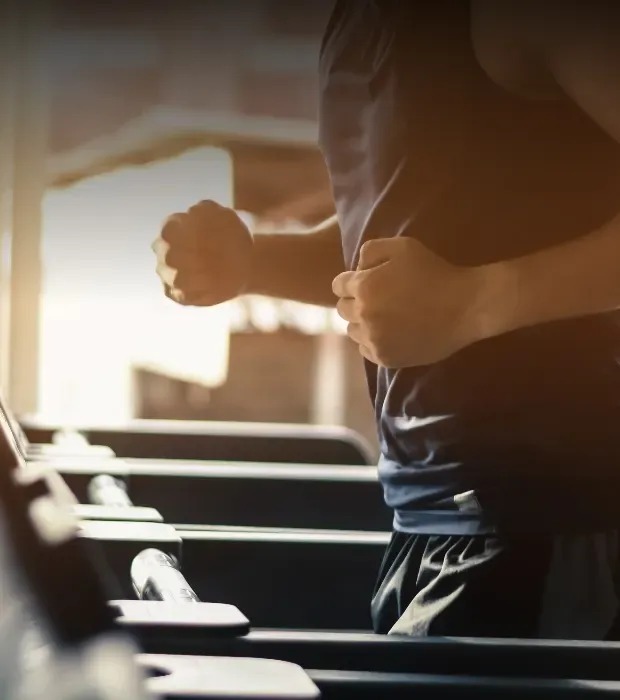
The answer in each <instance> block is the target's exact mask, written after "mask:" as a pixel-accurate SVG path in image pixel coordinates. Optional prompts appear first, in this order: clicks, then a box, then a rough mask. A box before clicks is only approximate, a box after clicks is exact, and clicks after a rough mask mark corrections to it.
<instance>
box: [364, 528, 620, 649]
mask: <svg viewBox="0 0 620 700" xmlns="http://www.w3.org/2000/svg"><path fill="white" fill-rule="evenodd" d="M618 545H619V538H618V533H617V532H616V531H614V532H605V533H598V534H584V535H562V536H546V537H545V536H530V535H528V536H519V537H501V538H500V537H492V536H449V535H436V536H435V535H410V534H405V533H400V532H395V533H393V535H392V539H391V541H390V544H389V545H388V549H387V551H386V553H385V557H384V559H383V563H382V565H381V570H380V572H379V577H378V581H377V585H376V588H375V592H374V595H373V600H372V619H373V625H374V629H375V632H377V633H379V634H405V635H410V636H415V637H427V636H456V637H515V638H525V639H528V638H529V639H536V638H538V639H582V640H618V639H620V622H618V621H617V619H616V618H617V616H618V608H619V605H618V600H619V593H620V587H619V586H618V578H619V577H618V573H619V567H618V562H619V546H618Z"/></svg>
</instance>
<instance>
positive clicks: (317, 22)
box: [0, 0, 376, 446]
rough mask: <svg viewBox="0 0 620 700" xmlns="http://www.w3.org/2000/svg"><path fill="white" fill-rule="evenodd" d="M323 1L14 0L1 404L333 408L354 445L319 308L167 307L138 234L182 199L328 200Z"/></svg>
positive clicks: (353, 409)
mask: <svg viewBox="0 0 620 700" xmlns="http://www.w3.org/2000/svg"><path fill="white" fill-rule="evenodd" d="M331 4H332V3H331V0H312V1H309V0H251V1H248V2H241V1H230V2H227V1H225V0H219V1H218V0H199V1H196V2H192V1H190V0H183V1H181V2H176V3H172V2H170V1H169V2H162V1H161V0H152V1H151V2H149V3H143V2H118V1H117V0H113V1H110V2H106V3H85V2H83V1H79V0H55V2H53V3H51V8H50V7H49V5H50V4H49V3H48V8H47V10H46V9H45V8H43V6H42V4H41V7H42V9H37V8H38V4H37V3H36V2H33V3H32V4H31V5H29V6H28V7H29V8H30V9H29V10H28V11H27V13H28V14H29V17H28V18H27V25H28V27H29V28H30V29H29V30H28V32H26V39H24V35H19V33H18V34H16V35H15V36H18V37H21V38H18V39H17V40H14V41H13V43H11V34H10V32H9V29H10V27H9V24H7V23H6V22H5V23H4V24H3V25H2V26H4V27H5V29H4V30H3V31H4V32H5V38H4V41H3V42H2V46H1V47H0V52H2V53H3V56H2V59H3V60H2V61H1V62H2V67H1V68H0V73H1V75H0V80H2V81H3V85H4V88H5V91H6V89H7V86H8V87H9V89H10V90H12V94H13V97H14V99H13V100H12V101H10V103H9V101H3V107H2V109H3V114H2V115H1V116H0V120H1V126H2V128H0V141H1V142H0V153H1V154H2V165H1V168H0V169H1V171H2V172H1V173H0V191H1V192H2V194H3V199H2V209H1V213H2V228H1V229H0V233H2V234H3V237H2V256H1V257H0V261H1V262H0V283H1V284H2V290H3V293H2V294H0V300H1V302H2V304H3V305H4V306H5V307H7V306H10V313H8V312H6V311H7V309H5V313H3V314H0V316H1V317H2V319H3V324H4V327H3V328H2V329H0V331H1V332H0V345H2V344H4V345H6V346H7V347H4V351H2V347H0V358H2V357H4V358H5V360H4V366H2V365H0V371H2V372H3V377H2V380H3V381H2V384H3V387H4V390H5V392H6V393H8V394H9V401H10V402H11V404H12V405H13V407H14V408H15V409H16V411H17V412H18V413H22V414H25V413H28V414H36V415H38V416H41V417H43V418H46V417H49V418H50V419H51V420H53V421H54V422H55V423H60V422H62V423H64V424H66V425H70V424H71V423H72V422H88V421H94V422H97V421H100V422H106V421H109V422H115V421H119V422H121V421H125V420H128V419H131V418H171V419H183V420H184V419H187V420H205V419H207V420H209V419H213V420H223V421H252V422H255V421H258V422H263V421H267V422H286V423H311V424H329V425H344V426H348V427H351V428H353V429H355V430H356V431H358V432H359V433H361V434H362V435H363V436H364V437H365V438H366V439H368V440H369V441H370V442H371V443H372V444H373V446H374V445H375V442H376V440H375V436H374V427H373V416H372V409H371V405H370V402H369V399H368V397H367V390H366V385H365V379H364V376H363V367H362V362H361V359H360V357H359V354H358V351H357V349H356V347H354V346H353V345H352V344H351V343H350V342H349V341H348V339H347V338H346V336H345V335H344V334H343V330H344V329H343V327H342V325H341V324H340V323H339V319H338V318H337V316H336V315H335V313H334V312H332V311H330V310H326V309H321V308H314V307H307V306H302V305H298V304H294V303H288V302H276V301H272V300H266V299H261V298H254V297H245V298H242V299H240V300H237V301H235V302H231V303H229V304H225V305H222V306H221V307H217V308H212V309H190V308H181V307H178V306H176V305H174V304H172V303H171V302H169V301H168V300H167V299H165V297H164V295H163V293H162V290H161V289H160V287H159V283H158V279H157V277H156V276H155V271H154V256H153V254H152V252H151V250H150V245H151V243H152V241H153V239H154V238H155V237H156V236H157V234H158V231H159V228H160V226H161V223H162V221H163V219H164V218H165V217H166V216H167V215H169V214H170V213H172V212H174V211H178V210H184V209H186V208H188V207H189V206H191V205H192V204H194V203H196V202H197V201H199V200H201V199H207V198H212V199H215V200H217V201H218V202H220V203H222V204H224V205H227V206H232V207H234V208H235V209H236V210H237V211H238V212H240V213H241V214H242V215H243V217H244V218H245V220H246V221H247V222H248V224H249V225H250V226H251V228H252V229H253V230H255V231H261V230H269V231H271V230H282V231H286V232H291V231H298V232H299V235H304V232H305V231H306V230H307V229H308V227H310V226H312V225H313V224H315V223H318V222H319V221H321V220H322V219H324V218H326V217H327V216H330V215H331V214H332V213H333V203H332V200H331V194H330V187H329V182H328V178H327V174H326V170H325V167H324V164H323V161H322V158H321V155H320V153H319V150H318V148H317V137H318V132H317V119H316V116H317V96H318V74H317V60H318V52H319V48H320V41H321V36H322V33H323V30H324V28H325V23H326V21H327V19H328V15H329V11H330V9H331ZM24 8H25V4H24ZM24 12H26V10H25V9H24V11H23V12H22V14H24ZM37 13H38V14H37ZM16 16H17V15H16ZM7 17H8V16H7ZM5 19H7V18H5ZM16 21H17V20H16ZM13 183H16V184H15V187H13ZM18 186H19V190H18ZM39 202H40V206H39V204H38V203H39ZM16 232H19V236H18V235H16ZM9 292H10V298H11V302H10V303H9V302H8V299H9ZM9 331H10V333H9ZM6 358H10V362H7V361H6Z"/></svg>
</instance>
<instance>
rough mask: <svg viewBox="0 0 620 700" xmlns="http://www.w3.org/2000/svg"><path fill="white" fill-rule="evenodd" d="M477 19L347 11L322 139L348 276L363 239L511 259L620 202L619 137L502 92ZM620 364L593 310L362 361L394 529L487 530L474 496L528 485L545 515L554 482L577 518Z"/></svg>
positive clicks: (504, 498) (611, 429)
mask: <svg viewBox="0 0 620 700" xmlns="http://www.w3.org/2000/svg"><path fill="white" fill-rule="evenodd" d="M425 5H428V7H426V6H425ZM469 19H470V17H469V3H468V2H464V1H463V2H459V3H454V2H442V1H437V2H435V3H425V4H423V3H415V2H413V3H402V2H398V1H397V0H378V1H375V2H373V1H371V0H339V2H337V3H336V7H335V9H334V12H333V15H332V17H331V20H330V23H329V26H328V28H327V31H326V35H325V39H324V43H323V48H322V56H321V89H322V107H321V115H320V136H321V146H322V150H323V153H324V156H325V159H326V163H327V166H328V169H329V172H330V176H331V180H332V187H333V192H334V198H335V201H336V206H337V211H338V216H339V222H340V225H341V228H342V233H343V248H344V253H345V260H346V263H347V265H348V266H350V267H351V268H353V267H355V265H356V260H357V255H358V252H359V249H360V247H361V245H362V243H363V242H364V241H365V240H367V239H369V238H379V237H389V236H395V235H406V236H413V237H415V238H417V239H419V240H420V241H421V242H422V243H424V244H425V245H427V246H428V247H429V248H430V249H431V250H433V251H435V252H436V253H438V254H440V255H442V256H443V257H445V258H446V259H448V260H450V261H451V262H453V263H455V264H461V265H477V264H483V263H487V262H492V261H495V260H502V259H508V258H511V257H515V256H519V255H525V254H528V253H531V252H533V251H536V250H539V249H542V248H546V247H549V246H552V245H555V244H559V243H563V242H565V241H567V240H569V239H571V238H575V237H577V236H581V235H585V234H587V233H589V232H590V231H592V230H594V229H596V228H597V227H599V226H601V225H602V224H604V223H605V222H606V221H608V220H609V219H610V218H611V217H612V216H614V215H615V214H616V213H617V212H618V209H619V208H620V149H619V148H618V147H617V145H616V144H615V143H613V142H612V141H611V139H610V138H608V137H607V136H606V135H605V134H604V133H603V132H602V131H601V130H600V129H598V128H597V127H596V126H595V125H594V124H593V123H591V122H590V121H589V120H588V118H587V117H586V116H585V115H583V114H582V113H581V112H580V111H579V110H578V109H577V108H576V107H575V106H574V105H572V104H571V103H570V102H569V101H568V100H563V99H559V100H554V101H529V100H525V99H521V98H519V97H518V96H516V95H514V94H511V93H509V92H508V91H505V90H503V89H502V88H500V87H498V86H497V85H496V84H494V83H493V82H492V81H491V80H490V79H489V78H488V76H487V75H486V74H485V73H484V72H483V70H482V69H481V67H480V65H479V64H478V62H477V60H476V58H475V56H474V52H473V50H472V47H471V38H470V28H469ZM618 357H620V331H619V330H618V328H617V325H616V322H615V320H614V319H613V318H612V317H599V318H591V319H583V320H579V321H571V322H561V323H554V324H547V325H546V326H541V327H538V328H532V329H527V330H524V331H519V332H515V333H512V334H509V335H506V336H503V337H500V338H496V339H493V340H491V341H485V342H484V343H478V344H476V345H474V346H471V347H470V348H467V349H465V350H463V351H462V352H460V353H458V354H457V355H455V356H453V357H451V358H449V359H448V360H446V361H444V362H441V363H439V364H437V365H435V366H432V367H425V368H415V369H404V370H398V371H392V370H385V369H381V368H377V367H375V366H373V365H371V364H367V374H368V379H369V385H370V390H371V395H372V397H373V400H374V402H375V409H376V414H377V423H378V427H379V437H380V440H381V447H382V454H383V458H382V463H381V466H380V471H381V477H382V481H383V485H384V488H385V494H386V500H387V502H388V504H389V505H391V506H392V507H394V508H395V510H396V523H397V526H398V527H400V528H401V529H404V530H409V531H418V532H420V531H427V532H454V533H455V534H458V533H464V532H479V531H488V530H489V529H493V527H494V525H495V522H493V521H494V518H495V514H494V515H493V516H492V517H491V522H487V521H486V519H485V518H483V517H481V515H480V513H479V512H478V511H477V504H478V503H479V502H480V500H482V501H485V500H486V502H488V503H490V504H491V507H492V509H500V510H502V509H503V510H511V509H512V510H515V511H516V512H518V511H519V509H520V508H521V510H522V512H523V511H526V510H527V509H528V508H529V507H530V500H531V499H530V494H531V491H532V488H535V489H537V490H538V492H539V501H540V503H539V508H540V509H541V510H543V511H544V510H546V506H545V504H546V503H547V501H548V500H549V499H551V500H552V501H553V500H554V498H555V499H556V500H558V499H559V500H560V501H561V500H562V498H563V497H562V495H559V494H558V484H559V483H561V484H563V485H564V486H563V488H565V491H566V498H565V501H566V503H567V504H568V503H570V504H571V505H570V506H569V508H572V507H573V501H574V494H575V493H576V491H577V490H580V489H581V488H582V485H583V483H584V480H586V478H585V477H586V475H590V479H589V481H590V482H592V474H593V473H598V474H599V476H600V477H601V479H603V480H608V479H611V481H612V482H613V483H615V481H614V479H612V476H613V474H614V472H618V470H620V445H618V447H617V448H616V443H618V442H619V441H617V440H615V438H614V436H615V434H616V433H617V424H618V419H619V418H620V410H619V404H620V370H619V369H618V362H617V358H618ZM499 472H501V476H500V475H499ZM619 473H620V472H619ZM573 477H574V478H573ZM586 481H587V480H586ZM471 490H474V491H475V493H476V497H477V499H468V498H467V497H464V498H462V499H461V503H462V505H461V509H460V510H459V507H458V506H457V505H456V504H455V501H454V496H455V495H457V494H464V493H468V492H469V491H471ZM607 492H608V493H609V490H607ZM519 493H521V494H522V497H523V499H525V500H522V501H520V500H519V497H518V494H519ZM581 493H582V497H583V498H585V500H586V501H587V500H588V496H587V495H585V493H584V492H583V491H581ZM597 494H598V491H597ZM597 497H598V496H597ZM593 499H594V496H592V498H590V500H593ZM500 504H501V505H500ZM485 509H486V503H485ZM550 510H553V509H550ZM584 517H587V514H585V515H584Z"/></svg>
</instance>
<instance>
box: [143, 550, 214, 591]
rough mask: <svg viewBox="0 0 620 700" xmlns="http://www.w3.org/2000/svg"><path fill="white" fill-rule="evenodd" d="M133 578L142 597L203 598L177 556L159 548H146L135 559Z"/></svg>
mask: <svg viewBox="0 0 620 700" xmlns="http://www.w3.org/2000/svg"><path fill="white" fill-rule="evenodd" d="M131 582H132V584H133V589H134V591H135V592H136V595H137V597H138V599H139V600H158V601H165V602H169V603H199V602H200V599H199V598H198V596H197V595H196V593H195V592H194V590H193V589H192V587H191V586H190V585H189V583H188V582H187V580H186V579H185V577H184V576H183V574H182V573H181V572H180V571H179V569H178V566H177V562H176V561H175V560H174V558H173V557H170V556H168V555H167V554H164V553H163V552H161V551H159V550H158V549H145V550H144V551H142V552H140V554H138V556H137V557H136V558H135V559H134V560H133V562H132V564H131Z"/></svg>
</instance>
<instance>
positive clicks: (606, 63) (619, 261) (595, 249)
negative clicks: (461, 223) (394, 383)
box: [480, 0, 620, 336]
mask: <svg viewBox="0 0 620 700" xmlns="http://www.w3.org/2000/svg"><path fill="white" fill-rule="evenodd" d="M511 5H512V6H513V7H515V13H514V15H513V21H512V23H511V24H510V33H511V37H512V39H511V41H512V46H513V47H514V46H515V45H517V42H518V41H521V42H522V44H521V46H522V48H523V50H524V55H525V56H527V57H528V61H527V65H530V66H531V65H534V64H538V65H539V66H543V67H544V69H545V72H547V73H548V75H550V76H551V77H552V78H553V80H554V81H555V82H556V83H557V85H558V87H559V88H560V89H561V91H562V92H563V93H564V94H565V95H566V96H568V97H569V98H570V99H571V100H573V102H574V103H575V104H576V105H577V106H578V107H579V108H580V109H582V110H583V112H584V113H586V114H587V115H588V116H589V117H590V118H591V119H592V120H593V122H595V123H596V124H598V125H599V127H600V128H601V129H603V130H605V131H606V132H607V133H608V134H609V135H610V136H611V137H612V138H614V139H615V140H616V141H618V143H620V3H618V2H609V1H608V0H607V1H605V0H581V1H578V0H577V1H576V2H572V3H564V2H557V0H552V1H550V2H549V3H540V2H537V1H533V0H532V1H529V0H519V1H518V2H514V3H511V2H503V3H498V4H497V6H501V7H502V8H503V10H504V11H505V13H506V14H503V17H504V18H508V17H509V14H508V8H509V7H510V6H511ZM514 18H519V20H518V21H516V20H515V19H514ZM500 24H501V23H500ZM506 26H508V23H507V25H506ZM498 28H499V29H501V26H498ZM500 33H501V32H500ZM515 37H516V38H515ZM498 43H499V44H501V42H498ZM499 64H501V61H500V62H498V63H497V64H496V65H499ZM567 149H570V144H567ZM584 196H586V195H584ZM618 211H619V212H620V193H619V198H618ZM485 275H486V278H487V284H486V289H487V292H486V294H485V295H484V297H483V300H482V303H481V305H480V313H481V318H482V319H483V326H484V329H485V330H484V335H487V336H488V335H496V334H499V333H503V332H506V331H510V330H515V329H517V328H520V327H524V326H530V325H536V324H539V323H544V322H547V321H553V320H559V319H565V318H571V317H579V316H586V315H592V314H598V313H604V312H608V311H612V310H616V309H618V308H620V215H619V216H618V217H616V218H615V219H614V220H612V221H610V222H609V223H608V224H607V225H606V226H604V227H603V228H602V229H601V230H598V231H592V232H590V233H589V234H585V235H584V236H583V237H582V238H580V239H578V240H576V241H573V242H571V243H568V244H565V245H559V246H557V247H555V248H552V249H549V250H545V251H542V252H540V253H537V254H534V255H528V256H525V257H523V258H520V259H517V260H512V261H509V262H504V263H499V264H497V265H491V266H488V268H487V269H486V270H485Z"/></svg>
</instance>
